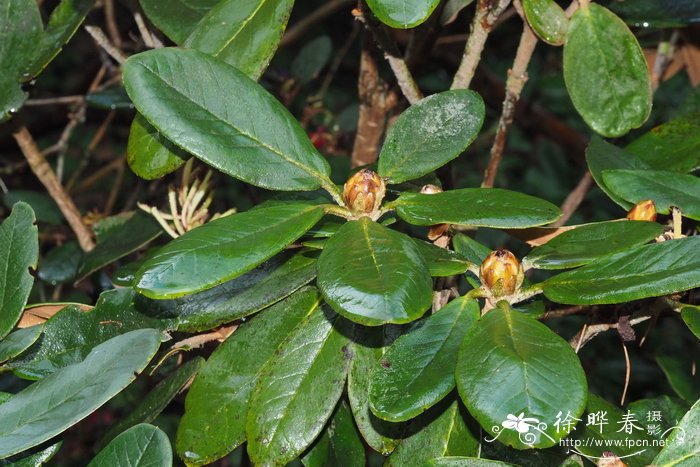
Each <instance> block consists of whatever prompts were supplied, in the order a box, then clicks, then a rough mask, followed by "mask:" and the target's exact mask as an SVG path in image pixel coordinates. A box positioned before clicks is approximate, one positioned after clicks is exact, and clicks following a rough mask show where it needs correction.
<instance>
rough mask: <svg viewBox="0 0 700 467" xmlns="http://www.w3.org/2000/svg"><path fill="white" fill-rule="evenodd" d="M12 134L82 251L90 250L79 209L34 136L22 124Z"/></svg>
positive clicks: (91, 239)
mask: <svg viewBox="0 0 700 467" xmlns="http://www.w3.org/2000/svg"><path fill="white" fill-rule="evenodd" d="M13 136H14V138H15V140H16V141H17V144H18V145H19V147H20V149H21V150H22V154H24V157H25V158H26V159H27V162H28V163H29V167H30V168H31V169H32V172H34V174H35V175H36V176H37V178H38V179H39V181H41V183H42V184H43V185H44V186H45V187H46V189H47V191H48V192H49V194H50V195H51V197H52V198H53V199H54V201H55V202H56V204H57V205H58V208H59V209H60V211H61V213H63V216H64V217H65V218H66V220H67V221H68V225H70V227H71V229H73V232H75V235H76V237H77V238H78V243H79V244H80V247H81V248H82V249H83V251H90V250H92V249H93V248H94V247H95V242H94V240H93V238H92V232H91V231H90V229H88V227H87V226H86V225H85V224H84V223H83V219H82V217H81V216H80V211H78V208H77V207H76V206H75V203H74V202H73V200H72V199H71V198H70V196H68V193H66V191H65V190H64V189H63V187H62V186H61V184H60V183H59V181H58V179H57V178H56V174H54V172H53V170H52V169H51V166H50V165H49V163H48V162H46V159H44V156H43V155H42V154H41V151H40V150H39V148H38V147H37V145H36V143H35V142H34V138H32V135H31V133H29V130H27V128H26V127H24V126H23V127H21V128H20V129H19V130H18V131H17V132H16V133H14V135H13Z"/></svg>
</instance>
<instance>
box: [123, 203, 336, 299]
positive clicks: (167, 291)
mask: <svg viewBox="0 0 700 467" xmlns="http://www.w3.org/2000/svg"><path fill="white" fill-rule="evenodd" d="M321 216H323V210H322V209H321V208H319V207H317V206H313V205H309V204H304V203H281V204H276V205H272V206H269V207H266V208H259V209H254V210H251V211H247V212H243V213H239V214H233V215H230V216H226V217H223V218H220V219H217V220H215V221H211V222H208V223H207V224H204V225H203V226H201V227H198V228H196V229H194V230H191V231H189V232H188V233H186V234H185V235H183V236H181V237H178V238H177V239H175V240H173V241H171V242H170V243H168V244H167V245H166V246H164V247H163V248H161V249H160V250H158V251H157V252H156V253H155V254H154V255H153V256H152V257H151V258H149V259H148V260H147V261H146V262H145V263H144V264H143V266H141V268H140V269H139V271H138V273H137V276H136V280H137V282H136V288H137V289H138V290H139V292H141V293H143V294H144V295H146V296H147V297H150V298H177V297H181V296H183V295H187V294H189V293H194V292H199V291H201V290H205V289H209V288H211V287H213V286H215V285H217V284H220V283H222V282H225V281H227V280H229V279H233V278H234V277H237V276H239V275H241V274H243V273H245V272H248V271H250V270H251V269H253V268H254V267H256V266H257V265H259V264H261V263H262V262H264V261H265V260H267V259H269V258H271V257H272V256H274V255H275V254H276V253H278V252H279V251H281V250H282V249H283V248H284V247H286V246H287V245H289V244H290V243H292V242H293V241H294V240H296V239H297V238H299V237H301V236H302V235H303V234H304V232H306V231H307V230H308V229H310V228H311V226H313V225H314V224H315V223H316V222H317V221H318V220H319V219H320V218H321Z"/></svg>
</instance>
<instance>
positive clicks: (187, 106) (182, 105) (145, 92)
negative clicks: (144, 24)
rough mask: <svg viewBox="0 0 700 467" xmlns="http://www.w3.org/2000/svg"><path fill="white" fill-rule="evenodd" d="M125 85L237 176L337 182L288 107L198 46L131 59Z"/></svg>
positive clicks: (191, 146)
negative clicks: (200, 50)
mask: <svg viewBox="0 0 700 467" xmlns="http://www.w3.org/2000/svg"><path fill="white" fill-rule="evenodd" d="M184 76H186V77H187V79H183V77H184ZM191 82H198V83H208V84H206V85H202V86H197V87H192V86H191V85H190V83H191ZM124 84H125V87H126V90H127V92H128V93H129V96H130V97H131V99H132V100H133V101H134V103H135V104H136V107H137V109H138V110H139V112H141V114H143V116H144V117H146V119H147V120H148V121H149V123H151V124H152V125H153V126H154V127H156V128H157V129H158V130H159V131H160V132H161V133H162V134H163V135H164V136H165V137H166V138H168V139H169V140H170V141H172V142H173V143H175V144H176V145H177V146H179V147H181V148H182V149H184V150H186V151H187V152H189V153H191V154H193V155H195V156H197V157H198V158H200V159H202V160H203V161H204V162H206V163H207V164H209V165H211V166H213V167H215V168H217V169H219V170H220V171H222V172H224V173H226V174H228V175H231V176H232V177H236V178H238V179H240V180H243V181H245V182H248V183H250V184H252V185H256V186H259V187H262V188H269V189H273V190H283V191H294V190H308V191H311V190H315V189H317V188H319V187H320V186H321V185H325V186H329V185H330V184H331V182H330V180H329V179H328V176H329V174H330V168H329V165H328V163H327V162H326V160H325V159H324V158H323V157H322V156H321V155H320V154H319V153H318V151H317V150H316V148H315V147H314V146H313V144H311V141H309V139H308V137H307V136H306V134H305V133H304V130H303V129H302V128H301V126H300V125H299V123H298V122H297V121H296V120H295V119H294V117H293V116H292V115H291V114H290V113H289V111H288V110H287V109H286V108H285V107H284V106H283V105H282V104H280V103H279V102H278V101H277V100H276V99H275V98H274V97H273V96H272V95H270V94H269V93H268V92H267V91H266V90H265V89H263V88H262V87H261V86H260V85H259V84H257V83H256V82H255V81H253V80H251V79H250V78H249V77H247V76H246V75H245V74H244V73H242V72H240V71H238V70H236V69H235V68H233V67H232V66H230V65H227V64H226V63H223V62H221V61H218V60H216V59H215V58H213V57H211V56H209V55H206V54H204V53H201V52H198V51H195V50H180V49H169V48H166V49H158V50H151V51H148V52H144V53H141V54H138V55H134V56H132V57H130V58H129V59H128V60H127V61H126V63H125V64H124ZM221 96H236V98H235V99H222V98H221ZM333 188H334V187H333Z"/></svg>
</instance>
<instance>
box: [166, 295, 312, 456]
mask: <svg viewBox="0 0 700 467" xmlns="http://www.w3.org/2000/svg"><path fill="white" fill-rule="evenodd" d="M319 299H320V298H319V296H318V293H317V291H316V290H315V289H313V288H307V289H302V290H300V291H298V292H296V293H295V294H293V295H291V296H290V297H289V298H287V299H285V300H283V301H282V302H280V303H278V304H276V305H274V306H272V307H271V308H270V309H268V310H266V311H265V312H263V313H261V314H260V315H258V316H256V317H254V318H253V319H251V320H250V321H249V322H246V323H244V324H242V325H241V327H240V328H239V329H238V330H236V332H235V333H234V334H233V335H232V336H231V337H229V338H228V339H227V340H226V341H225V342H224V343H223V344H221V345H220V346H219V347H218V348H217V349H216V351H214V353H213V354H212V355H211V357H209V360H207V362H206V363H205V364H204V366H203V367H202V369H201V370H200V372H199V373H198V375H197V377H196V378H195V380H194V382H193V383H192V387H191V388H190V390H189V392H188V393H187V399H186V400H185V415H184V417H183V418H182V420H181V422H180V426H179V428H178V433H177V442H176V448H177V452H178V455H179V456H180V457H181V458H182V459H183V460H185V461H186V462H187V463H188V464H190V465H204V464H209V463H211V462H213V461H215V460H217V459H219V458H221V457H223V456H225V455H226V454H228V453H229V452H230V451H232V450H233V449H235V448H236V447H237V446H239V445H240V444H242V443H243V442H244V441H245V439H246V436H245V421H246V413H247V409H248V401H249V399H250V394H251V392H252V390H253V387H254V386H255V383H256V381H257V380H258V378H259V377H260V375H261V374H262V369H263V367H264V365H265V363H266V362H267V361H268V360H269V359H270V358H272V357H273V355H274V354H275V351H276V350H277V348H278V347H279V345H280V344H281V343H282V342H283V341H284V339H285V338H286V337H287V335H288V334H289V333H290V332H292V330H293V329H295V327H296V326H297V325H298V324H299V323H300V322H302V321H303V320H304V319H305V318H306V317H307V316H308V315H309V314H310V313H311V312H313V311H314V310H316V309H317V308H318V305H319ZM241 355H245V356H246V358H244V359H240V358H239V357H240V356H241Z"/></svg>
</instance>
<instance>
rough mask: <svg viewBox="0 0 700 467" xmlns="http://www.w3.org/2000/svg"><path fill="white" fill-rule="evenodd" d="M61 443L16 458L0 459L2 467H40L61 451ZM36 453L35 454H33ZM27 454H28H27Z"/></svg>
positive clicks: (30, 451) (24, 453)
mask: <svg viewBox="0 0 700 467" xmlns="http://www.w3.org/2000/svg"><path fill="white" fill-rule="evenodd" d="M62 444H63V441H59V442H57V443H55V444H52V445H50V446H49V447H47V448H46V449H40V448H35V449H31V450H29V451H25V452H23V453H21V454H18V455H16V456H11V457H8V458H6V459H0V466H2V467H41V466H43V465H45V464H46V463H47V462H48V461H50V460H51V458H52V457H53V456H55V455H56V453H57V452H58V451H59V449H61V445H62ZM33 451H36V452H33ZM27 452H28V454H27Z"/></svg>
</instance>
